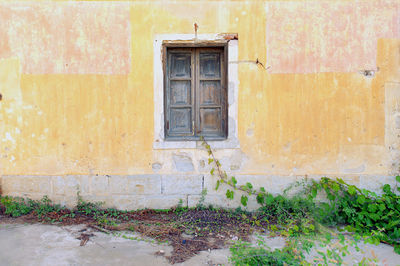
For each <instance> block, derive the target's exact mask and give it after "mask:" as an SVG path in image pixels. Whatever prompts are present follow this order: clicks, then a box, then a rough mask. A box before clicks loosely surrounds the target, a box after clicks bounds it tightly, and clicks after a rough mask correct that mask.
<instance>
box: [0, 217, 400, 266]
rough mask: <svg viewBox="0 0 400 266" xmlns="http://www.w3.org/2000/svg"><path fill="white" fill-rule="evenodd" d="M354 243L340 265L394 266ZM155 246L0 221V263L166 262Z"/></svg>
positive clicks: (278, 241)
mask: <svg viewBox="0 0 400 266" xmlns="http://www.w3.org/2000/svg"><path fill="white" fill-rule="evenodd" d="M82 233H84V234H89V235H90V234H93V236H91V237H90V238H89V239H90V240H89V241H88V242H87V243H86V244H85V245H84V246H80V243H81V240H79V239H77V238H79V237H80V236H81V235H82ZM124 236H125V237H124ZM128 238H136V239H141V240H132V239H128ZM265 241H266V243H267V245H268V246H269V247H271V248H272V249H274V248H282V247H283V246H284V244H285V238H283V237H275V238H266V239H265ZM359 247H360V248H361V250H362V252H356V251H355V250H354V248H352V247H351V248H350V249H349V250H350V253H351V254H350V255H349V256H346V258H345V262H346V263H345V264H346V265H354V264H356V263H358V262H360V261H361V259H362V258H363V257H367V258H374V257H376V258H377V260H378V263H377V265H389V266H391V265H400V255H397V254H395V253H394V251H393V248H392V247H390V246H388V245H384V244H380V245H379V246H374V245H369V244H367V245H366V244H359ZM160 250H161V251H163V252H164V255H165V256H168V255H169V254H170V253H171V251H172V248H171V247H170V246H168V245H166V244H157V243H154V242H152V241H151V240H149V239H147V240H145V239H143V238H140V236H139V235H137V234H133V233H129V232H123V233H121V235H119V236H116V235H111V234H105V233H101V232H97V231H93V230H92V229H91V228H88V227H87V226H86V225H73V226H56V225H43V224H29V225H28V224H0V265H7V266H8V265H24V266H25V265H52V266H53V265H141V266H142V265H170V264H169V263H168V261H167V259H166V258H165V257H164V256H157V255H155V254H156V252H159V251H160ZM312 255H316V251H315V249H314V250H313V252H312V253H311V255H309V256H307V257H308V261H312ZM228 257H229V250H228V249H221V250H213V251H211V252H208V251H203V252H200V253H199V254H198V255H196V256H195V257H192V258H191V259H189V260H187V261H185V262H184V263H181V264H176V265H218V264H222V265H229V262H228Z"/></svg>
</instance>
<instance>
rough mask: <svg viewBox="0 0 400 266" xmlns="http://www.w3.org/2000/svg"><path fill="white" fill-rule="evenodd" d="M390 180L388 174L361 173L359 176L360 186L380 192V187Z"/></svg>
mask: <svg viewBox="0 0 400 266" xmlns="http://www.w3.org/2000/svg"><path fill="white" fill-rule="evenodd" d="M389 180H390V177H388V176H377V175H362V176H360V188H365V189H368V190H371V191H374V192H376V193H377V194H382V187H383V185H385V184H386V183H387V182H388V181H389Z"/></svg>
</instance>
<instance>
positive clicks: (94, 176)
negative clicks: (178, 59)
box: [0, 0, 400, 208]
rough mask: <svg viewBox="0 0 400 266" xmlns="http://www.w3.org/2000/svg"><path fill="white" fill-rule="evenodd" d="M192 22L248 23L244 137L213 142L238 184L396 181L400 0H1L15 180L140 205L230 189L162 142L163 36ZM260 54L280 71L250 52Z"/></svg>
mask: <svg viewBox="0 0 400 266" xmlns="http://www.w3.org/2000/svg"><path fill="white" fill-rule="evenodd" d="M195 22H196V23H197V24H198V25H199V33H200V34H218V33H226V32H233V33H238V36H239V40H238V60H237V61H236V62H230V67H233V66H235V67H237V69H238V70H237V77H230V78H236V79H238V81H239V84H238V87H237V88H236V89H237V90H236V91H237V92H238V95H235V96H236V97H235V99H236V100H235V102H233V103H232V105H231V106H230V108H232V106H233V105H235V106H236V107H237V110H238V113H237V117H233V119H235V120H236V121H237V124H238V127H237V132H235V134H237V136H238V142H239V144H240V145H239V146H235V147H229V148H227V149H219V150H217V152H216V155H217V156H218V157H219V158H221V160H222V164H223V166H224V167H225V168H226V170H227V171H228V172H230V173H232V174H234V175H235V176H237V177H238V179H239V181H240V182H245V181H247V180H251V181H252V182H253V183H256V184H258V185H263V186H265V187H267V188H268V189H269V190H270V191H272V192H279V191H281V189H282V188H283V187H285V186H286V185H287V184H288V183H290V182H293V181H294V180H296V179H299V178H302V177H304V176H305V175H307V176H311V177H318V176H322V175H328V176H342V177H346V178H348V180H349V181H351V182H354V183H356V184H360V185H362V186H364V187H370V188H377V187H379V184H381V183H382V182H392V180H393V175H395V174H397V173H398V172H399V161H400V147H399V140H398V138H399V133H400V132H399V130H400V122H399V121H400V110H399V106H400V94H399V91H400V3H399V2H398V1H396V0H390V1H383V0H382V1H381V0H379V1H291V2H288V1H201V2H200V1H183V0H182V1H133V2H128V1H126V2H111V1H110V2H107V1H104V2H101V1H100V2H99V1H96V2H70V1H69V2H51V3H50V2H46V3H43V2H15V3H14V2H2V3H0V93H1V94H2V95H3V99H2V101H0V143H1V146H0V149H1V150H0V157H1V158H0V176H1V177H2V181H1V182H2V190H3V193H5V194H11V195H25V196H29V197H34V198H38V197H41V196H43V195H45V194H46V195H49V196H50V197H51V198H53V199H55V200H57V201H59V202H62V203H66V204H73V202H74V200H75V198H76V190H77V186H78V185H79V189H80V191H81V194H82V195H83V196H84V197H86V198H88V199H91V200H106V201H107V203H108V204H109V205H114V206H117V207H121V208H142V207H169V206H171V205H174V204H176V203H177V202H178V201H179V199H180V198H182V199H185V202H186V203H187V204H189V205H192V204H195V202H196V200H197V199H198V198H199V194H200V192H201V190H202V189H203V188H208V191H209V195H208V200H209V201H214V202H216V201H220V200H221V198H223V197H221V196H220V195H219V194H216V193H215V192H213V189H212V187H213V186H214V183H215V180H214V179H213V178H211V177H210V176H209V174H208V171H209V167H208V166H207V163H206V162H207V154H206V152H205V151H204V150H202V149H201V148H196V147H194V148H186V149H179V148H173V147H172V148H171V147H170V148H168V149H167V148H165V149H163V148H153V147H155V146H154V139H155V134H157V133H155V132H154V123H155V120H154V110H155V109H156V108H155V103H154V101H155V98H156V97H155V95H154V84H155V83H154V79H155V73H154V67H153V65H154V64H153V62H154V60H157V58H155V57H154V56H155V55H154V40H155V38H156V36H158V35H160V34H171V35H172V34H193V32H194V30H193V24H194V23H195ZM193 37H194V36H193ZM257 58H258V59H259V60H260V61H261V62H263V63H264V64H265V65H266V66H267V67H268V70H264V69H262V68H261V67H259V66H257V65H256V64H252V63H247V62H245V61H249V60H256V59H257ZM241 61H242V62H241ZM365 70H373V71H372V72H370V73H367V74H372V75H371V76H368V75H365ZM230 96H231V95H230ZM232 97H233V96H232ZM197 146H198V147H200V145H199V143H198V144H197Z"/></svg>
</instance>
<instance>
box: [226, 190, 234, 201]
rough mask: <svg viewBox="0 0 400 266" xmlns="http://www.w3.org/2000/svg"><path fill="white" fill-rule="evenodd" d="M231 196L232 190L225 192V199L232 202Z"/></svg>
mask: <svg viewBox="0 0 400 266" xmlns="http://www.w3.org/2000/svg"><path fill="white" fill-rule="evenodd" d="M233 195H234V192H233V191H232V190H229V189H228V190H227V191H226V197H227V198H228V199H230V200H232V199H233Z"/></svg>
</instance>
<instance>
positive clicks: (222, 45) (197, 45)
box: [162, 41, 229, 142]
mask: <svg viewBox="0 0 400 266" xmlns="http://www.w3.org/2000/svg"><path fill="white" fill-rule="evenodd" d="M203 48H204V49H210V50H212V49H218V50H219V51H220V50H223V51H221V52H222V55H223V58H222V59H221V63H222V65H221V93H222V97H221V101H222V103H221V109H222V110H221V117H220V125H221V133H222V136H211V135H204V136H203V137H204V139H206V140H210V141H226V140H227V139H228V138H229V136H228V134H229V133H228V131H229V130H228V128H229V127H228V124H229V119H228V117H229V116H228V105H229V104H228V96H229V95H228V82H229V80H228V73H229V70H228V64H229V62H228V59H229V57H228V56H229V55H228V42H226V41H198V42H189V43H188V42H176V41H174V42H169V41H164V42H163V43H162V69H163V109H164V110H163V113H164V117H163V119H164V123H163V124H164V136H163V137H164V140H165V141H174V142H177V141H178V142H179V141H189V142H190V141H199V140H200V139H201V136H200V135H197V134H198V132H195V129H197V130H198V129H199V127H200V122H199V113H198V112H197V111H198V110H200V107H199V96H198V93H197V92H198V89H199V86H200V85H199V84H200V82H199V77H200V74H199V67H198V66H199V65H200V64H199V62H198V61H199V56H198V54H199V51H201V50H202V49H203ZM168 49H176V50H178V49H182V50H189V49H191V54H192V55H191V60H192V62H191V70H192V75H193V66H194V65H195V69H196V73H195V74H194V77H192V79H193V80H192V81H191V84H195V86H194V87H193V86H191V94H192V96H193V95H195V97H192V99H191V101H192V102H191V104H192V105H193V109H192V121H194V124H192V131H193V134H192V135H181V136H169V135H168V129H167V127H168V122H169V120H168V119H169V117H168V105H167V94H168V93H169V89H168V80H169V79H168V78H167V75H168V72H167V71H168V70H167V64H168V63H167V62H168ZM194 54H195V55H196V56H193V55H194ZM193 57H194V58H195V61H194V60H193ZM193 61H194V62H193ZM223 121H224V123H223ZM193 126H194V127H193Z"/></svg>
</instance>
